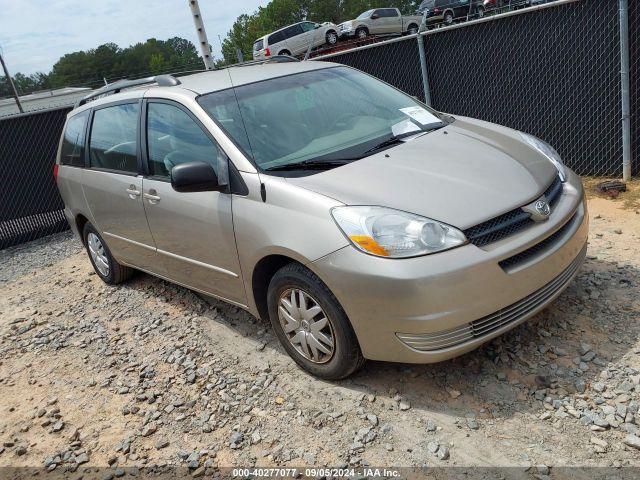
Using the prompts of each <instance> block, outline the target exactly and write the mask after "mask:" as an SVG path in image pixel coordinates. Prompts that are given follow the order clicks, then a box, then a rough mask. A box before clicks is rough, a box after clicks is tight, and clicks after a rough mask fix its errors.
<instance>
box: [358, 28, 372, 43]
mask: <svg viewBox="0 0 640 480" xmlns="http://www.w3.org/2000/svg"><path fill="white" fill-rule="evenodd" d="M368 36H369V30H367V29H366V28H358V29H357V30H356V38H358V39H360V40H363V39H365V38H367V37H368Z"/></svg>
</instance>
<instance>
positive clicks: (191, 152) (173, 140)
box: [147, 103, 223, 180]
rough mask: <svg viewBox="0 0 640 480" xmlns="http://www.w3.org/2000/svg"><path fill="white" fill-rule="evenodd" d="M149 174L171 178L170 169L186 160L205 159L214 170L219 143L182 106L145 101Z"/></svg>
mask: <svg viewBox="0 0 640 480" xmlns="http://www.w3.org/2000/svg"><path fill="white" fill-rule="evenodd" d="M147 148H148V150H147V151H148V156H149V175H151V176H153V177H160V178H163V179H167V180H168V179H169V178H171V169H172V168H173V167H175V166H176V165H179V164H181V163H188V162H197V161H201V162H207V163H209V164H211V166H213V169H214V170H215V171H216V173H219V172H218V162H219V160H220V159H221V158H222V157H221V155H223V154H222V152H221V150H220V149H219V147H218V146H217V145H216V144H215V143H214V142H213V141H212V140H211V139H210V138H209V137H208V136H207V135H206V134H205V133H204V132H203V131H202V129H201V128H200V126H199V125H198V124H197V123H196V122H195V121H194V120H193V119H192V118H191V117H190V116H189V115H187V114H186V113H185V112H184V111H183V110H182V109H180V108H178V107H176V106H174V105H169V104H166V103H149V106H148V111H147Z"/></svg>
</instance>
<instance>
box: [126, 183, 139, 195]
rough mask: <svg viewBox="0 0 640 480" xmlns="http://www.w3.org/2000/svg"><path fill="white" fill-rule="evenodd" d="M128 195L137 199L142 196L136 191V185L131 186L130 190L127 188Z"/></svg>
mask: <svg viewBox="0 0 640 480" xmlns="http://www.w3.org/2000/svg"><path fill="white" fill-rule="evenodd" d="M127 193H128V194H129V196H130V197H131V198H135V197H139V196H140V192H139V191H138V190H136V186H135V185H129V188H127Z"/></svg>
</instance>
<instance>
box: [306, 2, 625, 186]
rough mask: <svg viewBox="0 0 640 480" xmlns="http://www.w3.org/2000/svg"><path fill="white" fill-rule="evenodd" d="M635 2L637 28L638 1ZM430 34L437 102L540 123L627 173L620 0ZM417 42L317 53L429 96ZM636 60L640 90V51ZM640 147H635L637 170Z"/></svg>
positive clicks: (524, 124) (573, 160) (599, 171)
mask: <svg viewBox="0 0 640 480" xmlns="http://www.w3.org/2000/svg"><path fill="white" fill-rule="evenodd" d="M633 9H634V14H635V15H636V17H634V18H636V21H635V25H634V27H633V28H635V29H636V30H637V29H638V26H637V9H638V6H637V2H633ZM631 23H634V20H633V19H632V20H631ZM422 38H423V41H424V45H425V51H426V70H427V75H428V83H429V90H430V94H431V100H432V105H433V107H434V108H435V109H437V110H440V111H444V112H448V113H452V114H454V115H464V116H469V117H475V118H480V119H483V120H487V121H490V122H494V123H498V124H501V125H505V126H508V127H511V128H514V129H517V130H522V131H525V132H528V133H532V134H534V135H536V136H538V137H540V138H542V139H543V140H546V141H547V142H548V143H550V144H551V145H553V146H554V147H556V149H557V150H558V151H559V153H560V154H561V155H562V157H563V159H564V160H565V162H566V163H567V164H568V165H569V166H570V167H571V168H573V169H574V170H575V171H576V172H578V173H579V174H581V175H596V176H604V175H607V176H616V175H618V176H619V175H620V174H621V172H622V127H621V113H620V112H621V98H622V97H621V93H620V86H621V80H620V27H619V17H618V0H574V1H566V2H556V3H555V4H554V3H550V4H548V5H541V6H540V8H533V9H517V10H509V11H507V12H506V13H504V14H499V15H495V16H486V17H485V18H483V19H482V20H479V21H474V22H466V23H461V24H458V25H454V26H452V27H449V28H436V29H433V30H429V31H427V32H426V33H425V34H423V35H422ZM636 38H637V33H636ZM413 44H415V45H416V47H415V48H414V46H413ZM636 45H637V41H636ZM417 52H418V49H417V39H416V37H415V36H411V37H404V38H400V39H397V40H393V41H391V42H385V43H379V44H374V45H370V46H367V47H363V48H361V49H358V50H354V51H350V52H347V53H339V54H335V55H326V56H324V57H319V58H318V59H319V60H327V61H332V62H338V63H342V64H345V65H349V66H353V67H356V68H358V69H360V70H363V71H365V72H367V73H370V74H372V75H374V76H376V77H378V78H381V79H382V80H385V81H387V82H388V83H390V84H392V85H394V86H396V87H398V88H400V89H402V90H404V91H406V92H408V93H410V94H411V95H415V96H417V97H418V98H421V99H424V93H423V91H422V76H421V73H420V57H419V55H417ZM632 56H633V53H632ZM632 62H635V69H636V70H635V72H636V73H635V75H634V73H633V70H632V76H634V77H636V81H635V83H634V88H635V91H636V92H637V89H638V83H637V69H638V59H637V55H636V56H635V58H634V59H633V60H632ZM635 97H636V99H637V97H638V95H637V94H636V96H635ZM637 103H638V101H637V100H636V107H635V108H636V110H635V111H637V110H638V106H637ZM636 124H637V122H636ZM637 130H638V129H637V128H635V130H634V133H635V135H636V138H635V144H636V145H637V143H638V138H637V137H638V131H637ZM637 157H638V153H637V148H636V155H635V157H634V158H635V162H633V163H632V167H633V169H632V170H633V173H634V174H636V175H637V174H638V158H637Z"/></svg>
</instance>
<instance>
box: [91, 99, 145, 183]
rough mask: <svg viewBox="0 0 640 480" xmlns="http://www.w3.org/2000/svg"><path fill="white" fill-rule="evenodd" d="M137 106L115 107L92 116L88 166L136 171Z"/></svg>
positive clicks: (100, 110) (131, 104) (107, 108)
mask: <svg viewBox="0 0 640 480" xmlns="http://www.w3.org/2000/svg"><path fill="white" fill-rule="evenodd" d="M139 109H140V106H139V105H138V104H137V103H127V104H124V105H115V106H113V107H106V108H101V109H99V110H96V111H95V113H94V114H93V124H92V126H91V138H90V140H89V161H90V165H91V167H94V168H104V169H106V170H116V171H121V172H126V173H136V172H137V171H138V155H137V138H138V111H139Z"/></svg>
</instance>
